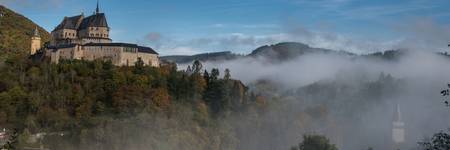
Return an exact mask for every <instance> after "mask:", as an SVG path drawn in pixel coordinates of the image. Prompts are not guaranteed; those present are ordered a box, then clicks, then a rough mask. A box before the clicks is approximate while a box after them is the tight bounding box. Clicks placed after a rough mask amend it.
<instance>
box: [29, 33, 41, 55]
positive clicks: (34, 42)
mask: <svg viewBox="0 0 450 150" xmlns="http://www.w3.org/2000/svg"><path fill="white" fill-rule="evenodd" d="M39 49H41V36H39V30H38V28H37V27H36V28H35V29H34V31H33V36H32V37H31V50H30V54H31V55H34V54H36V52H37V51H38V50H39Z"/></svg>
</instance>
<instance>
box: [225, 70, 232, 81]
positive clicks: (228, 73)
mask: <svg viewBox="0 0 450 150" xmlns="http://www.w3.org/2000/svg"><path fill="white" fill-rule="evenodd" d="M223 79H225V80H230V79H231V74H230V69H228V68H227V69H225V75H224V76H223Z"/></svg>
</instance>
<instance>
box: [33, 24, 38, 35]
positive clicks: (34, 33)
mask: <svg viewBox="0 0 450 150" xmlns="http://www.w3.org/2000/svg"><path fill="white" fill-rule="evenodd" d="M33 36H35V37H39V30H38V27H37V26H36V28H35V29H34V31H33Z"/></svg>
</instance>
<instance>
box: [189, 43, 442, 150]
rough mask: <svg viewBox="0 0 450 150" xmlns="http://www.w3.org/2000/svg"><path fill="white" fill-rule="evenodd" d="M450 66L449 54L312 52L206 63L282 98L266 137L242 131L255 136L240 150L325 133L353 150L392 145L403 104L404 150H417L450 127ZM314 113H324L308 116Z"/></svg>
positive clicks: (241, 120)
mask: <svg viewBox="0 0 450 150" xmlns="http://www.w3.org/2000/svg"><path fill="white" fill-rule="evenodd" d="M449 64H450V59H448V57H446V56H443V55H439V54H437V53H434V52H431V51H428V50H423V51H417V50H416V51H414V50H409V51H404V55H401V56H399V57H398V58H397V59H392V60H386V59H381V58H376V57H368V56H365V55H341V54H336V53H329V54H323V53H317V54H314V53H313V54H306V55H302V56H300V57H298V58H295V59H292V60H287V61H283V62H281V63H271V62H270V61H268V58H265V57H257V58H254V57H246V58H241V59H236V60H232V61H220V62H203V65H204V67H205V68H206V69H212V68H219V69H220V70H221V71H222V72H223V70H224V69H226V68H228V69H230V70H231V75H232V78H235V79H239V80H242V81H243V82H245V83H246V84H247V85H249V87H250V91H252V92H255V93H258V92H261V93H263V92H266V93H267V92H268V91H267V89H263V90H265V91H262V89H260V88H258V86H259V85H261V83H262V82H261V81H264V84H267V83H268V84H270V86H271V87H274V90H272V91H270V92H272V93H271V94H269V95H268V97H271V98H272V99H276V101H275V102H273V103H275V107H274V108H268V109H267V110H268V113H265V115H264V116H263V118H264V119H263V120H264V121H263V122H264V123H263V124H264V125H263V126H267V127H265V128H266V129H267V130H265V131H263V132H266V133H254V132H250V131H252V130H240V131H242V132H244V133H238V134H242V135H247V136H249V137H253V138H255V139H253V140H250V141H247V142H248V143H247V144H248V145H246V144H245V142H243V143H242V144H243V145H246V146H245V147H243V148H241V149H274V148H275V149H280V148H283V149H288V148H289V146H292V145H295V144H296V142H299V141H301V136H302V135H303V134H323V135H326V136H328V137H329V138H330V139H331V141H332V142H334V143H335V144H337V145H338V147H339V148H340V149H347V150H357V149H367V148H368V147H372V148H375V149H389V148H392V147H390V145H392V133H391V130H392V121H393V117H394V108H395V106H396V105H397V104H398V105H399V106H400V108H401V115H402V120H403V121H404V122H405V124H406V125H405V130H406V142H405V145H404V146H403V148H404V149H417V148H418V147H419V145H418V144H417V142H420V141H422V140H424V139H425V138H426V137H429V136H431V135H432V134H433V133H436V132H439V131H441V130H446V129H447V128H448V127H449V125H450V120H449V119H448V117H447V115H448V113H449V111H450V110H449V109H448V108H446V107H445V104H444V103H443V101H444V98H443V97H441V96H440V95H439V92H440V90H442V89H444V88H445V87H446V85H447V82H449V81H450V76H448V74H450V68H449V67H447V66H448V65H449ZM185 66H186V65H180V68H183V67H185ZM374 86H375V87H377V88H373V87H374ZM314 88H315V89H316V90H313V92H311V89H314ZM373 89H376V90H373ZM270 92H269V93H270ZM311 108H313V109H315V108H320V109H323V110H324V111H323V112H320V113H317V112H309V110H310V109H311ZM320 109H319V110H320ZM304 112H306V113H307V114H310V116H309V117H307V119H306V118H304V116H303V117H302V116H301V115H302V114H303V113H304ZM247 119H248V118H246V117H242V116H236V117H233V119H232V122H235V123H236V124H237V126H241V127H242V126H244V128H245V127H249V128H250V127H251V126H249V125H247V126H246V125H241V123H245V122H248V121H247ZM297 121H298V122H302V123H298V124H295V122H297ZM251 135H253V136H251ZM252 141H253V142H256V143H258V142H261V141H264V142H263V143H264V144H255V143H253V144H254V145H252ZM257 141H258V142H257ZM241 142H242V141H241Z"/></svg>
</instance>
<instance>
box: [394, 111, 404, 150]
mask: <svg viewBox="0 0 450 150" xmlns="http://www.w3.org/2000/svg"><path fill="white" fill-rule="evenodd" d="M392 125H393V126H392V142H393V146H394V149H400V148H401V145H402V144H403V143H404V142H405V123H404V122H403V121H402V116H401V112H400V106H399V105H398V104H397V106H396V108H395V111H394V120H393V122H392Z"/></svg>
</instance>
